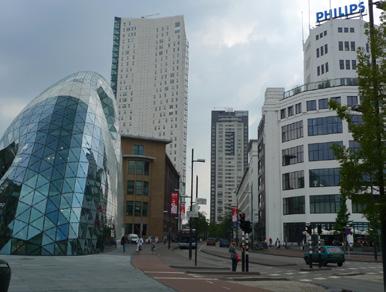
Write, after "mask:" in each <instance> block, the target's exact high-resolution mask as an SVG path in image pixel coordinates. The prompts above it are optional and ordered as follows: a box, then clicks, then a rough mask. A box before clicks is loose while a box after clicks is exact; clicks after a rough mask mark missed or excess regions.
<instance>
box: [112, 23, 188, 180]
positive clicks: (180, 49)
mask: <svg viewBox="0 0 386 292" xmlns="http://www.w3.org/2000/svg"><path fill="white" fill-rule="evenodd" d="M111 87H112V89H113V91H114V94H115V97H116V100H117V102H118V113H119V122H120V129H121V134H124V135H130V136H141V137H149V138H151V137H153V138H159V139H169V140H171V143H169V144H168V145H167V149H166V151H167V154H168V155H169V157H170V159H171V161H172V163H173V164H174V165H175V167H176V169H177V171H178V172H179V173H180V175H181V180H182V182H184V181H185V160H186V138H187V114H188V41H187V39H186V34H185V25H184V18H183V16H174V17H163V18H155V19H148V18H120V17H115V19H114V37H113V58H112V67H111Z"/></svg>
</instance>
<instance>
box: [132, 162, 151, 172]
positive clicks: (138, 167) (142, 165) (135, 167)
mask: <svg viewBox="0 0 386 292" xmlns="http://www.w3.org/2000/svg"><path fill="white" fill-rule="evenodd" d="M149 164H150V163H149V162H148V161H143V160H130V161H129V175H149Z"/></svg>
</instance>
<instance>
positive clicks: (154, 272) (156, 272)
mask: <svg viewBox="0 0 386 292" xmlns="http://www.w3.org/2000/svg"><path fill="white" fill-rule="evenodd" d="M144 273H146V274H185V273H184V272H166V271H144Z"/></svg>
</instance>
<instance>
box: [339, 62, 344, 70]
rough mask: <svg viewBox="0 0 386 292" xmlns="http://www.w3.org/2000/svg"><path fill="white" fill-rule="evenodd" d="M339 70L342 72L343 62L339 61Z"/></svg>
mask: <svg viewBox="0 0 386 292" xmlns="http://www.w3.org/2000/svg"><path fill="white" fill-rule="evenodd" d="M339 69H340V70H344V60H339Z"/></svg>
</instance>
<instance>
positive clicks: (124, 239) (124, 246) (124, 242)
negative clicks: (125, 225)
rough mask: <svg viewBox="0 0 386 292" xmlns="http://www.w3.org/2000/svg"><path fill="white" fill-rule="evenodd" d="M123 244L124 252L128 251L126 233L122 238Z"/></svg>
mask: <svg viewBox="0 0 386 292" xmlns="http://www.w3.org/2000/svg"><path fill="white" fill-rule="evenodd" d="M121 245H122V252H123V253H125V252H126V236H125V235H123V236H122V238H121Z"/></svg>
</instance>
